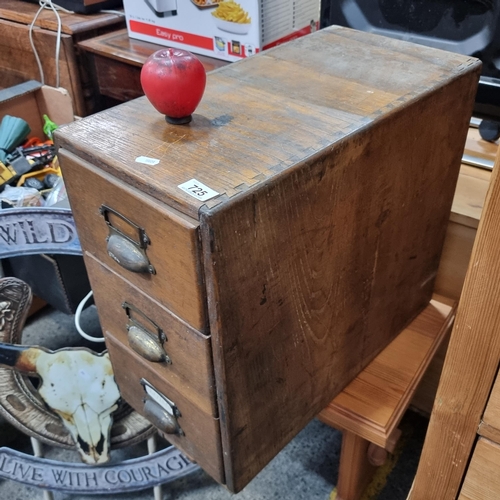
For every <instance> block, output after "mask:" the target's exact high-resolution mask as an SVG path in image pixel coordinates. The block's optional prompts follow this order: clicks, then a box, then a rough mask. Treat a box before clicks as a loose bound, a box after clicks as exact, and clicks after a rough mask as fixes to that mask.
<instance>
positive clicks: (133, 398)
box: [106, 332, 224, 482]
mask: <svg viewBox="0 0 500 500" xmlns="http://www.w3.org/2000/svg"><path fill="white" fill-rule="evenodd" d="M106 345H107V347H108V350H109V355H110V358H111V362H112V364H113V369H114V372H115V378H116V382H117V384H118V386H119V387H120V392H121V395H122V397H123V399H125V400H126V401H127V402H128V403H129V404H130V405H131V406H132V407H133V408H134V409H135V410H137V411H138V412H139V413H140V414H141V415H143V416H144V417H146V418H148V419H149V420H151V421H152V423H155V421H154V420H153V419H151V414H150V413H148V412H146V411H145V401H144V400H145V399H146V396H147V394H146V391H145V389H144V386H143V384H141V381H142V380H146V381H147V382H149V383H150V384H151V385H152V386H154V388H155V389H157V390H158V391H159V392H160V393H161V394H162V395H163V396H166V397H167V398H168V399H169V400H170V401H172V402H173V403H175V406H176V407H177V408H178V411H179V413H180V416H179V417H178V419H177V421H178V425H179V427H180V428H181V429H182V432H183V435H174V434H165V433H163V432H162V434H163V435H164V437H165V438H166V439H167V440H168V441H170V442H171V443H172V444H173V445H175V446H176V447H177V448H179V449H180V450H182V451H183V452H184V453H185V454H186V455H187V456H188V457H189V458H191V459H192V460H194V461H195V462H197V463H199V464H200V466H201V467H203V469H205V470H206V471H207V472H208V473H209V474H210V475H211V476H212V477H214V478H215V479H216V480H217V481H220V482H224V472H223V467H222V455H221V445H220V428H219V420H218V419H217V418H214V417H212V416H211V415H209V414H207V413H205V412H204V411H203V410H201V409H200V408H199V407H198V406H196V405H195V404H193V403H192V402H191V401H189V400H188V399H187V398H186V397H184V395H183V394H182V393H181V392H179V391H178V390H177V389H175V388H174V387H173V386H171V385H170V384H168V382H167V381H166V379H164V378H162V377H159V376H158V374H157V372H156V370H155V369H154V367H152V366H151V365H150V363H148V362H147V361H146V360H144V359H143V358H141V357H140V356H139V355H138V354H135V353H134V352H132V351H131V350H130V349H128V348H127V347H125V346H124V345H123V344H122V342H121V341H120V340H118V339H117V338H116V337H115V336H114V335H113V334H112V333H111V332H106ZM161 430H162V429H161V428H160V431H161Z"/></svg>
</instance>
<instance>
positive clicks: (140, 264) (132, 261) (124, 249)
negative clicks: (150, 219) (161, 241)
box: [99, 205, 156, 274]
mask: <svg viewBox="0 0 500 500" xmlns="http://www.w3.org/2000/svg"><path fill="white" fill-rule="evenodd" d="M99 212H100V213H101V215H102V216H103V217H104V221H105V222H106V224H107V226H108V230H109V235H108V237H107V238H106V241H107V250H108V255H109V256H110V257H111V258H112V259H113V260H115V261H116V262H117V263H118V264H119V265H120V266H122V267H123V268H125V269H127V270H128V271H131V272H133V273H150V274H156V270H155V268H154V266H153V265H152V264H151V263H150V262H149V258H148V256H147V254H146V249H147V247H148V245H149V244H150V240H149V237H148V235H147V234H146V231H145V229H144V228H142V227H139V226H138V225H137V224H135V223H134V222H132V221H131V220H130V219H127V217H125V216H124V215H122V214H121V213H119V212H117V211H116V210H114V209H112V208H110V207H108V206H106V205H101V207H100V209H99ZM110 214H113V215H114V216H115V217H118V218H119V219H120V220H122V221H123V222H125V223H126V224H127V225H129V226H130V227H131V228H132V230H133V231H134V232H136V233H137V237H136V239H133V238H131V237H129V236H128V235H126V234H125V233H123V232H122V231H120V230H119V229H118V228H117V227H115V226H113V224H112V223H111V221H110V218H109V215H110Z"/></svg>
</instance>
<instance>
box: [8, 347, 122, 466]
mask: <svg viewBox="0 0 500 500" xmlns="http://www.w3.org/2000/svg"><path fill="white" fill-rule="evenodd" d="M0 364H1V365H7V366H9V367H13V368H14V369H15V370H17V371H19V372H22V373H28V374H31V375H36V376H38V377H40V379H41V385H40V387H39V388H38V393H39V394H40V397H41V398H42V399H43V401H44V402H45V404H46V405H47V406H48V407H49V408H50V409H51V410H52V411H54V412H55V413H56V414H57V415H59V417H60V418H61V419H62V421H63V424H64V426H65V427H66V428H67V429H68V431H69V432H70V433H71V436H72V437H73V439H74V441H75V445H76V447H77V449H78V451H79V452H80V455H81V457H82V460H83V461H84V462H85V463H88V464H101V463H105V462H107V461H108V460H109V453H108V451H109V434H110V431H111V425H112V423H113V420H112V415H111V414H112V413H113V411H115V410H116V409H117V407H118V404H117V403H118V400H119V399H120V392H119V389H118V386H117V385H116V382H115V380H114V377H113V369H112V367H111V362H110V360H109V356H108V354H107V353H104V354H100V355H98V354H95V353H93V352H91V351H89V350H87V349H84V348H75V349H60V350H58V351H49V350H47V349H44V348H41V347H24V346H17V345H12V344H3V343H0Z"/></svg>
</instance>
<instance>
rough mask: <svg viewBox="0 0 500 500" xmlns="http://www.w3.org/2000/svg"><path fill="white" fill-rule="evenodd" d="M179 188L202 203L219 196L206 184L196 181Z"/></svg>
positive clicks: (193, 180) (192, 180) (188, 182)
mask: <svg viewBox="0 0 500 500" xmlns="http://www.w3.org/2000/svg"><path fill="white" fill-rule="evenodd" d="M177 187H178V188H180V189H182V190H183V191H184V192H186V193H187V194H190V195H191V196H192V197H193V198H196V199H198V200H200V201H207V200H209V199H210V198H214V197H215V196H218V195H219V193H218V192H217V191H214V190H213V189H211V188H209V187H208V186H205V184H203V183H201V182H200V181H197V180H196V179H191V180H189V181H187V182H185V183H184V184H179V185H178V186H177Z"/></svg>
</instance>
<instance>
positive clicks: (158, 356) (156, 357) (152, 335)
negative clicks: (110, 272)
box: [122, 302, 172, 364]
mask: <svg viewBox="0 0 500 500" xmlns="http://www.w3.org/2000/svg"><path fill="white" fill-rule="evenodd" d="M122 307H123V309H125V312H126V314H127V316H128V323H127V327H126V328H127V338H128V343H129V346H130V347H131V348H132V349H133V350H134V351H135V352H136V353H137V354H139V355H140V356H142V357H143V358H144V359H147V360H148V361H153V362H154V363H162V362H165V363H167V364H171V363H172V361H171V359H170V358H169V356H168V355H167V353H166V352H165V348H164V343H165V342H166V341H167V336H166V335H165V333H164V332H163V330H162V329H161V328H160V327H159V326H158V325H157V324H156V323H155V322H154V321H152V320H151V319H149V318H148V317H147V316H146V315H145V314H144V313H143V312H142V311H141V310H140V309H138V308H137V307H135V306H133V305H132V304H129V303H128V302H124V303H123V304H122ZM141 319H142V320H143V321H142V322H141V321H140V320H141ZM144 322H146V323H148V324H149V328H148V327H146V326H145V325H144Z"/></svg>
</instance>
